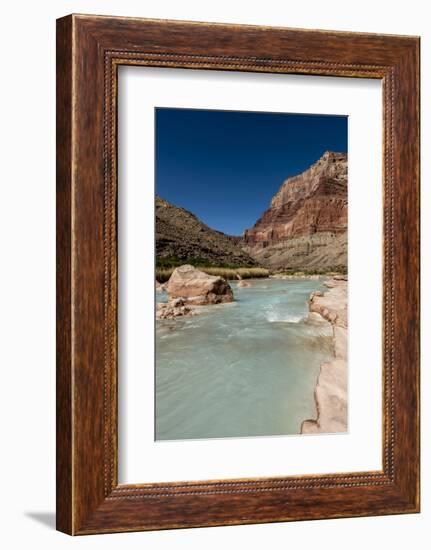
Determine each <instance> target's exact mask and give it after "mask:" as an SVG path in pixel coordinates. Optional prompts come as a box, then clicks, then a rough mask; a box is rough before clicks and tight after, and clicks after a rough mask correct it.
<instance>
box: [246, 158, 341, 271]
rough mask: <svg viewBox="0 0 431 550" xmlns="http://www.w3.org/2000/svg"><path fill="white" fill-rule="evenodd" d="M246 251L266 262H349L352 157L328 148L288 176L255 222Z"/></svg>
mask: <svg viewBox="0 0 431 550" xmlns="http://www.w3.org/2000/svg"><path fill="white" fill-rule="evenodd" d="M244 250H245V251H246V252H247V253H248V254H250V256H252V257H253V258H254V259H255V260H256V261H258V262H259V263H261V264H262V265H264V266H266V267H269V268H273V269H278V268H315V269H322V268H328V269H340V268H345V267H346V266H347V155H346V154H345V153H334V152H330V151H327V152H326V153H325V154H324V155H323V156H322V157H321V158H320V159H319V160H318V161H317V162H316V163H315V164H313V165H312V166H311V167H310V168H309V169H308V170H306V171H305V172H303V173H302V174H299V175H298V176H294V177H291V178H288V179H287V180H286V181H285V182H284V183H283V185H282V186H281V188H280V190H279V191H278V193H277V194H276V195H275V196H274V198H273V199H272V201H271V205H270V207H269V209H268V210H266V212H264V214H263V215H262V217H261V218H260V219H259V220H258V221H257V222H256V223H255V225H254V226H253V227H252V228H251V229H248V230H246V231H245V233H244Z"/></svg>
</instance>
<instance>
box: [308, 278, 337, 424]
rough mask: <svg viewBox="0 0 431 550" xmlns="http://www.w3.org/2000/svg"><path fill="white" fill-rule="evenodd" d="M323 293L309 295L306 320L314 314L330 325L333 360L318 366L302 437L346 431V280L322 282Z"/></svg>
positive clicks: (335, 279) (334, 279)
mask: <svg viewBox="0 0 431 550" xmlns="http://www.w3.org/2000/svg"><path fill="white" fill-rule="evenodd" d="M324 285H325V286H326V287H327V288H328V290H327V291H325V292H324V293H322V292H319V291H318V292H313V293H312V294H311V296H310V300H309V310H310V317H311V318H313V316H316V315H318V316H319V317H321V318H323V319H325V320H326V321H327V322H328V323H330V324H331V326H332V332H333V337H332V339H333V355H334V359H333V360H332V361H329V362H325V363H323V364H322V365H321V367H320V373H319V376H318V378H317V384H316V388H315V392H314V397H315V401H316V409H317V416H316V418H315V419H309V420H305V421H304V422H303V423H302V426H301V433H302V434H315V433H340V432H346V431H347V328H348V327H347V325H348V318H347V279H346V278H343V277H337V278H333V279H330V280H328V281H326V282H325V283H324Z"/></svg>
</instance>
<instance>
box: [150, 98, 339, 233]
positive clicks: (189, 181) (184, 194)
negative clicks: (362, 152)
mask: <svg viewBox="0 0 431 550" xmlns="http://www.w3.org/2000/svg"><path fill="white" fill-rule="evenodd" d="M155 116H156V194H157V195H159V196H160V197H162V198H164V199H166V200H167V201H169V202H171V203H173V204H174V205H176V206H181V207H183V208H185V209H187V210H189V211H190V212H193V214H195V215H196V216H198V218H200V219H201V220H202V221H203V222H204V223H206V224H207V225H209V226H210V227H212V228H213V229H218V230H219V231H223V232H224V233H227V234H230V235H241V234H242V232H243V231H244V229H247V228H249V227H251V226H252V225H253V224H254V223H255V222H256V220H257V219H258V218H259V217H260V216H261V214H262V213H263V212H264V211H265V210H266V209H267V208H268V206H269V203H270V200H271V198H272V197H273V196H274V194H275V193H276V192H277V191H278V189H279V188H280V186H281V184H282V183H283V181H284V180H285V179H286V178H287V177H289V176H293V175H295V174H299V173H300V172H303V171H304V170H305V169H307V168H308V167H309V166H310V164H312V163H313V162H315V161H316V160H317V159H318V158H319V157H320V156H321V155H322V154H323V153H324V152H325V151H327V150H332V151H338V152H347V117H345V116H328V115H297V114H284V113H257V112H242V111H212V110H200V109H170V108H157V109H156V115H155Z"/></svg>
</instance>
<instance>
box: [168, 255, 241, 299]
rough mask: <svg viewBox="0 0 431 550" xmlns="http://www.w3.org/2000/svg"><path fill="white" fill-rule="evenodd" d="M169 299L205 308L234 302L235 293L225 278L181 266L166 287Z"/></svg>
mask: <svg viewBox="0 0 431 550" xmlns="http://www.w3.org/2000/svg"><path fill="white" fill-rule="evenodd" d="M166 291H167V293H168V295H169V299H170V300H173V299H175V298H182V299H183V300H184V303H185V304H190V305H195V306H204V305H210V304H222V303H226V302H233V300H234V298H233V292H232V289H231V287H230V285H229V283H228V282H227V281H226V280H225V279H223V277H217V276H213V275H207V274H206V273H204V272H203V271H200V270H199V269H196V268H195V267H193V266H192V265H181V266H180V267H177V268H176V269H175V270H174V272H173V273H172V275H171V277H170V279H169V282H168V284H167V286H166Z"/></svg>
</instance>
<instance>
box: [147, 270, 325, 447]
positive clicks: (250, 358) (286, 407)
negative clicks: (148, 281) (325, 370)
mask: <svg viewBox="0 0 431 550" xmlns="http://www.w3.org/2000/svg"><path fill="white" fill-rule="evenodd" d="M250 282H251V286H250V287H244V288H239V287H238V285H237V283H236V282H231V283H230V284H231V286H232V289H233V292H234V296H235V302H233V303H231V304H223V305H217V306H208V307H204V308H200V310H201V311H202V313H200V314H199V315H196V316H193V317H185V318H179V319H174V320H164V321H157V328H156V439H157V440H174V439H200V438H216V437H217V438H220V437H250V436H274V435H289V434H298V433H299V432H300V428H301V423H302V421H303V420H306V419H307V418H314V417H315V416H316V406H315V402H314V388H315V385H316V379H317V376H318V374H319V368H320V364H321V363H323V362H325V361H327V360H329V359H330V358H331V355H332V340H331V334H332V332H331V328H330V326H329V324H328V323H326V322H310V321H307V317H308V306H307V299H308V297H309V296H310V293H311V292H312V291H313V290H325V287H323V286H322V281H320V280H309V279H290V280H280V279H258V280H252V281H250ZM166 299H167V297H166V294H165V293H160V294H158V295H157V301H166Z"/></svg>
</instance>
